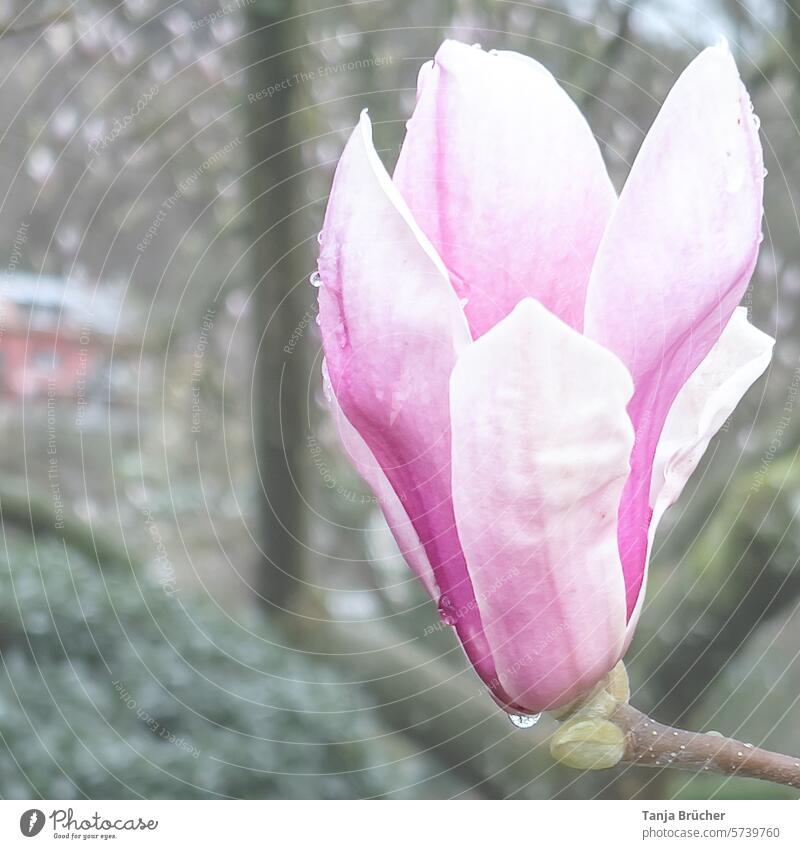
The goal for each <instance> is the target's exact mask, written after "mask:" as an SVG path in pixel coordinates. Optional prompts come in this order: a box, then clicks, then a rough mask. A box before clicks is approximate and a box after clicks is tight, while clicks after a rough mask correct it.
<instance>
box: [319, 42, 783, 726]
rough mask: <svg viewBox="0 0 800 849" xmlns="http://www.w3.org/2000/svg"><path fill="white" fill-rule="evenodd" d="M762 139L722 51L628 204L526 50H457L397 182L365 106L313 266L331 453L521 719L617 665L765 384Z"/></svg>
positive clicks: (669, 102) (417, 124)
mask: <svg viewBox="0 0 800 849" xmlns="http://www.w3.org/2000/svg"><path fill="white" fill-rule="evenodd" d="M763 177H764V167H763V163H762V154H761V146H760V143H759V140H758V129H757V124H756V120H755V118H754V116H753V114H752V108H751V104H750V100H749V98H748V95H747V93H746V91H745V89H744V87H743V85H742V83H741V81H740V79H739V75H738V72H737V70H736V66H735V63H734V61H733V58H732V56H731V55H730V52H729V51H728V49H727V46H726V45H719V46H716V47H711V48H708V49H707V50H705V51H703V52H702V53H701V54H700V55H699V56H698V57H697V58H696V59H695V60H694V61H693V62H692V63H691V64H690V65H689V67H688V68H687V69H686V70H685V71H684V72H683V74H682V75H681V76H680V78H679V79H678V81H677V82H676V83H675V86H674V87H673V89H672V91H671V92H670V94H669V96H668V97H667V99H666V100H665V102H664V104H663V106H662V108H661V111H660V112H659V114H658V117H657V118H656V120H655V122H654V123H653V126H652V127H651V129H650V131H649V133H648V134H647V137H646V138H645V140H644V142H643V144H642V147H641V150H640V151H639V154H638V156H637V158H636V161H635V162H634V164H633V167H632V168H631V171H630V174H629V176H628V179H627V181H626V183H625V187H624V189H623V190H622V192H621V194H620V196H619V197H617V195H616V193H615V191H614V188H613V186H612V184H611V181H610V180H609V177H608V174H607V172H606V169H605V166H604V164H603V161H602V157H601V154H600V151H599V148H598V146H597V143H596V141H595V138H594V136H593V135H592V133H591V130H590V129H589V127H588V125H587V123H586V121H585V120H584V118H583V116H582V115H581V113H580V111H579V110H578V108H577V107H576V106H575V104H574V103H573V102H572V100H571V99H570V98H569V97H568V95H567V94H566V93H565V92H564V90H563V89H562V88H561V87H560V86H559V84H558V83H557V82H556V80H555V79H554V78H553V76H552V75H551V74H550V73H549V72H548V71H546V70H545V69H544V68H543V67H542V66H541V65H539V64H538V63H537V62H535V61H534V60H533V59H530V58H528V57H526V56H522V55H519V54H515V53H507V52H502V51H499V52H498V51H492V52H489V53H487V52H484V51H482V50H480V49H479V48H475V47H469V46H467V45H464V44H460V43H458V42H455V41H446V42H445V43H444V44H443V45H442V46H441V48H440V49H439V51H438V52H437V54H436V58H435V59H434V61H433V62H429V63H427V64H426V65H424V66H423V68H422V71H421V73H420V77H419V87H418V95H417V105H416V108H415V111H414V114H413V116H412V118H411V120H410V121H409V124H408V133H407V136H406V139H405V143H404V145H403V149H402V152H401V154H400V158H399V161H398V163H397V167H396V169H395V173H394V177H393V178H390V177H389V175H388V174H387V173H386V171H385V169H384V167H383V165H382V164H381V162H380V160H379V158H378V156H377V154H376V152H375V149H374V147H373V144H372V131H371V125H370V121H369V118H368V117H367V115H366V113H364V114H362V116H361V119H360V121H359V123H358V126H357V127H356V128H355V130H354V132H353V134H352V136H351V138H350V140H349V142H348V143H347V146H346V148H345V150H344V153H343V155H342V158H341V161H340V162H339V165H338V167H337V170H336V176H335V178H334V183H333V188H332V191H331V196H330V201H329V204H328V210H327V213H326V216H325V224H324V227H323V231H322V237H321V252H320V257H319V276H320V281H321V286H320V289H319V316H320V327H321V331H322V342H323V347H324V353H325V380H326V384H327V386H328V389H329V395H330V397H331V403H332V405H333V407H334V409H335V410H336V413H337V418H338V423H339V428H340V433H341V436H342V439H343V441H344V443H345V446H346V448H347V450H348V452H349V454H350V456H351V458H352V460H353V462H354V464H355V465H356V467H357V468H358V470H359V471H360V473H361V474H362V475H363V477H364V478H365V479H366V480H367V481H368V483H369V484H370V485H371V487H372V488H373V490H374V491H375V493H376V495H377V496H378V497H379V499H380V502H381V505H382V507H383V511H384V514H385V516H386V519H387V522H388V523H389V525H390V527H391V528H392V531H393V533H394V536H395V538H396V540H397V542H398V545H399V546H400V549H401V551H402V553H403V555H404V556H405V558H406V560H407V562H408V563H409V565H410V566H411V568H412V569H413V570H414V572H415V573H416V575H417V576H418V578H419V579H420V580H421V581H422V583H423V584H424V585H425V587H426V589H427V590H428V592H429V593H430V594H431V596H432V597H433V598H434V600H435V601H436V602H437V604H438V606H439V610H440V613H441V615H442V617H443V619H444V620H445V621H446V622H447V623H448V624H450V625H453V626H454V628H455V630H456V632H457V634H458V637H459V639H460V641H461V643H462V645H463V647H464V649H465V651H466V653H467V655H468V657H469V659H470V661H471V663H472V664H473V666H474V667H475V669H476V671H477V673H478V674H479V675H480V677H481V678H482V679H483V681H484V682H486V684H487V686H488V687H489V689H490V691H491V692H492V695H493V696H494V698H495V699H496V700H497V702H498V703H499V704H501V705H502V706H503V707H504V708H506V709H507V710H508V711H509V712H511V713H536V712H539V711H541V710H544V709H548V708H554V707H558V706H560V705H563V704H564V703H566V702H567V701H569V700H571V699H573V698H574V697H575V696H577V695H579V694H580V693H582V692H584V691H586V690H587V689H589V688H590V687H591V686H593V685H594V684H595V683H596V682H597V681H598V680H599V679H600V678H601V677H602V676H603V675H604V674H605V673H606V672H608V671H609V670H610V669H611V668H612V667H613V666H614V665H615V664H616V663H617V661H618V660H619V659H620V657H621V656H622V655H623V653H624V651H625V650H626V648H627V646H628V644H629V642H630V639H631V636H632V633H633V630H634V628H635V625H636V621H637V619H638V616H639V612H640V609H641V604H642V598H643V595H644V587H645V579H646V573H647V561H648V557H649V553H650V548H651V545H652V541H653V535H654V533H655V529H656V526H657V524H658V521H659V519H660V518H661V516H662V515H663V512H664V510H665V509H666V508H667V507H668V506H669V505H670V504H672V503H673V502H674V501H675V500H676V499H677V498H678V496H679V495H680V493H681V490H682V489H683V486H684V484H685V483H686V481H687V479H688V478H689V476H690V475H691V473H692V472H693V471H694V469H695V468H696V466H697V464H698V462H699V460H700V458H701V456H702V454H703V453H704V451H705V449H706V447H707V446H708V443H709V440H710V439H711V437H712V436H713V435H714V433H715V432H716V431H717V430H718V429H719V427H720V426H721V425H722V424H723V422H724V421H725V419H726V418H727V417H728V415H729V414H730V413H731V411H732V410H733V409H734V407H735V406H736V404H737V403H738V401H739V399H740V398H741V397H742V395H743V394H744V393H745V392H746V390H747V389H748V387H749V386H750V385H751V384H752V382H753V381H754V380H756V379H757V378H758V377H759V375H760V374H761V373H762V372H763V371H764V369H765V368H766V367H767V365H768V363H769V360H770V356H771V351H772V345H773V340H772V339H771V338H770V337H769V336H767V335H766V334H764V333H762V332H761V331H759V330H757V329H756V328H755V327H753V326H752V325H751V324H749V322H748V321H747V317H746V314H745V311H744V309H742V308H737V305H738V303H739V301H740V299H741V297H742V295H743V293H744V291H745V288H746V287H747V284H748V281H749V280H750V276H751V274H752V272H753V268H754V266H755V262H756V257H757V254H758V246H759V243H760V241H761V217H762V190H763Z"/></svg>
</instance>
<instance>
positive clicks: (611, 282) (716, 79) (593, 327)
mask: <svg viewBox="0 0 800 849" xmlns="http://www.w3.org/2000/svg"><path fill="white" fill-rule="evenodd" d="M763 174H764V168H763V164H762V157H761V146H760V143H759V140H758V131H757V127H756V123H755V119H754V117H753V115H752V110H751V105H750V100H749V98H748V96H747V92H746V91H745V89H744V87H743V86H742V83H741V81H740V79H739V75H738V72H737V70H736V65H735V64H734V61H733V58H732V57H731V55H730V52H729V51H728V49H727V46H717V47H713V48H709V49H707V50H705V51H703V53H701V54H700V56H698V57H697V59H695V60H694V61H693V62H692V63H691V64H690V65H689V67H688V68H687V69H686V70H685V71H684V73H683V74H682V75H681V77H680V78H679V79H678V81H677V82H676V83H675V86H674V88H673V89H672V91H671V92H670V94H669V96H668V97H667V99H666V101H665V102H664V105H663V107H662V108H661V111H660V113H659V115H658V117H657V118H656V121H655V123H654V124H653V126H652V128H651V130H650V132H649V133H648V135H647V138H646V139H645V141H644V143H643V144H642V148H641V150H640V151H639V155H638V156H637V158H636V162H635V163H634V166H633V168H632V170H631V173H630V176H629V178H628V181H627V183H626V185H625V188H624V190H623V192H622V194H621V195H620V199H619V203H618V205H617V207H616V210H615V211H614V214H613V216H612V218H611V221H610V223H609V225H608V229H607V231H606V233H605V235H604V237H603V241H602V243H601V245H600V248H599V250H598V253H597V258H596V260H595V264H594V268H593V270H592V276H591V280H590V283H589V289H588V292H587V299H586V322H585V332H586V334H587V335H588V336H590V337H591V338H593V339H595V340H597V341H598V342H600V343H601V344H603V345H604V346H606V347H607V348H608V349H609V350H611V351H613V352H614V353H616V354H617V355H618V356H619V357H620V359H621V360H622V361H623V362H624V363H625V365H627V367H628V369H629V370H630V372H631V374H632V375H633V379H634V384H635V387H636V391H635V393H634V397H633V400H632V401H631V405H630V408H629V412H630V415H631V419H632V421H633V424H634V428H635V429H636V445H635V448H634V453H633V456H632V473H631V478H630V480H629V482H628V484H627V486H626V490H625V495H624V496H623V502H622V507H621V511H620V529H619V530H620V554H621V557H622V565H623V570H624V572H625V580H626V585H627V596H628V611H629V614H630V612H631V611H632V610H633V607H634V604H635V602H636V599H637V597H638V595H639V589H640V587H641V583H642V578H643V573H644V566H645V562H646V556H647V529H648V524H649V521H650V507H649V499H648V496H649V491H650V480H651V468H652V463H653V457H654V453H655V450H656V444H657V442H658V438H659V435H660V434H661V429H662V427H663V424H664V420H665V419H666V416H667V413H668V411H669V409H670V407H671V406H672V402H673V400H674V399H675V396H676V395H677V393H678V391H679V390H680V388H681V387H682V386H683V384H684V383H685V382H686V380H687V378H688V377H689V375H691V374H692V372H693V371H694V369H695V368H696V367H697V366H698V364H699V363H700V362H701V361H702V360H703V358H704V357H705V356H706V354H708V352H709V351H710V350H711V348H712V346H713V345H714V343H715V342H716V341H717V339H718V338H719V337H720V334H721V333H722V330H723V328H724V327H725V326H726V324H727V323H728V320H729V319H730V316H731V314H732V313H733V310H734V308H735V307H736V305H737V303H738V302H739V300H740V298H741V297H742V294H743V293H744V290H745V288H746V286H747V283H748V281H749V279H750V276H751V274H752V271H753V268H754V266H755V262H756V257H757V255H758V244H759V241H760V231H761V215H762V191H763Z"/></svg>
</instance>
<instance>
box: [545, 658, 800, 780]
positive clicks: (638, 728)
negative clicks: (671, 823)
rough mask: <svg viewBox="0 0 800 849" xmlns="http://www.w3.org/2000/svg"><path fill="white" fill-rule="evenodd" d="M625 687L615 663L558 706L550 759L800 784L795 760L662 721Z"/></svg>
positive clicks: (620, 668)
mask: <svg viewBox="0 0 800 849" xmlns="http://www.w3.org/2000/svg"><path fill="white" fill-rule="evenodd" d="M629 698H630V687H629V686H628V675H627V672H626V671H625V666H624V665H623V663H622V661H620V662H619V663H618V664H617V665H616V666H615V667H614V669H612V670H611V672H609V673H608V675H607V676H606V677H605V678H604V679H603V680H602V681H600V682H599V684H597V686H596V687H594V689H592V690H591V691H590V692H589V693H586V694H585V695H584V696H582V697H581V698H579V699H576V700H575V701H574V702H571V703H570V704H568V705H566V706H565V707H563V708H561V709H560V710H557V711H553V712H552V713H553V716H554V718H555V719H557V720H559V721H560V722H561V725H560V726H559V728H558V730H557V731H556V732H555V734H553V736H552V738H551V740H550V752H551V753H552V755H553V757H554V758H555V759H556V760H557V761H560V762H561V763H563V764H565V765H566V766H571V767H574V768H575V769H608V768H609V767H613V766H616V765H617V764H620V763H630V764H637V765H638V766H650V767H659V768H662V769H663V768H666V767H670V768H672V769H683V770H688V771H689V772H697V773H704V772H714V773H717V774H719V775H738V776H741V777H743V778H757V779H759V780H761V781H771V782H773V783H774V784H785V785H787V786H788V787H800V758H793V757H789V756H788V755H780V754H778V753H777V752H768V751H767V750H766V749H759V748H758V747H757V746H754V745H753V744H752V743H742V742H740V741H739V740H733V739H731V738H729V737H723V736H722V735H721V734H718V733H717V732H715V731H711V732H708V733H707V734H700V733H696V732H694V731H683V730H682V729H680V728H672V727H671V726H669V725H662V724H661V723H660V722H656V721H655V720H653V719H650V717H649V716H647V715H646V714H644V713H642V712H641V711H639V710H637V709H636V708H635V707H632V706H631V705H630V704H628V699H629Z"/></svg>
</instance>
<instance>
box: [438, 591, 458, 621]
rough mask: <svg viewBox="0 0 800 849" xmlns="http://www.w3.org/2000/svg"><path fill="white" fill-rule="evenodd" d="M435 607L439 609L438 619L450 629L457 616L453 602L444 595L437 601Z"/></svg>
mask: <svg viewBox="0 0 800 849" xmlns="http://www.w3.org/2000/svg"><path fill="white" fill-rule="evenodd" d="M437 606H438V608H439V618H440V619H441V620H442V622H444V624H445V625H449V626H450V627H451V628H452V627H453V626H454V625H455V624H456V622H458V615H457V613H456V609H455V607H453V602H452V601H450V599H449V598H448V597H447V596H446V595H443V596H441V598H440V599H439V604H438V605H437Z"/></svg>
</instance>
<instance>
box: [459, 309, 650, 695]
mask: <svg viewBox="0 0 800 849" xmlns="http://www.w3.org/2000/svg"><path fill="white" fill-rule="evenodd" d="M632 391H633V387H632V383H631V379H630V376H629V375H628V372H627V370H626V369H625V367H624V366H623V365H622V364H621V363H620V362H619V360H618V359H617V358H616V357H615V356H614V355H613V354H611V353H610V352H608V351H607V350H605V349H604V348H602V347H601V346H599V345H597V344H596V343H594V342H591V341H590V340H588V339H586V338H585V337H583V336H581V335H580V334H578V333H576V332H575V331H574V330H572V329H571V328H570V327H568V326H567V325H566V324H564V323H563V322H562V321H560V320H559V319H557V318H556V317H555V316H553V315H552V314H551V313H550V312H548V311H547V310H546V309H545V308H544V307H543V306H542V305H541V304H539V303H537V302H536V301H534V300H533V299H530V298H527V299H525V300H523V301H521V302H520V304H519V305H518V306H517V307H516V308H515V309H514V310H513V312H512V313H511V314H510V315H509V316H508V317H507V318H505V319H504V320H503V321H501V322H500V323H499V324H498V325H497V326H496V327H494V328H493V329H492V330H490V331H489V332H488V333H486V334H485V335H484V336H483V337H481V339H479V340H478V341H477V342H475V343H474V344H473V345H472V346H470V347H469V348H467V349H466V350H465V351H464V352H463V353H462V355H461V357H460V358H459V361H458V364H457V365H456V368H455V370H454V372H453V377H452V380H451V384H450V392H451V410H452V413H451V416H452V431H453V500H454V504H455V513H456V522H457V524H458V533H459V536H460V538H461V542H462V545H463V547H464V552H465V554H466V558H467V565H468V567H469V574H470V577H471V578H472V584H473V587H474V588H475V597H476V599H477V602H478V606H479V607H480V613H481V618H482V621H483V626H484V632H485V634H486V638H487V640H488V643H489V646H490V648H491V651H492V654H493V656H494V660H495V665H496V667H497V673H498V676H499V679H500V683H501V684H502V685H503V687H504V689H505V690H506V692H507V693H508V695H509V696H510V697H511V698H513V699H515V700H516V701H517V702H518V703H519V704H521V705H523V706H524V707H525V708H527V709H528V710H529V711H531V712H535V711H539V710H544V709H546V708H551V707H557V706H559V705H561V704H563V703H565V702H567V701H569V700H570V699H572V698H574V697H575V696H576V695H578V694H579V693H581V692H583V691H585V690H587V689H588V688H590V687H591V686H593V685H594V684H595V683H596V682H597V681H598V680H599V678H600V677H602V676H603V675H604V674H605V673H606V672H608V670H609V669H611V667H612V666H613V665H614V664H615V663H616V662H617V660H618V659H619V657H620V653H621V650H622V641H623V637H624V634H625V619H626V617H625V585H624V582H623V579H622V570H621V567H620V561H619V554H618V551H617V511H618V509H619V502H620V496H621V494H622V489H623V486H624V483H625V480H626V478H627V476H628V472H629V456H630V452H631V447H632V444H633V429H632V427H631V423H630V420H629V419H628V415H627V413H626V410H625V405H626V404H627V402H628V400H629V399H630V397H631V393H632Z"/></svg>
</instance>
